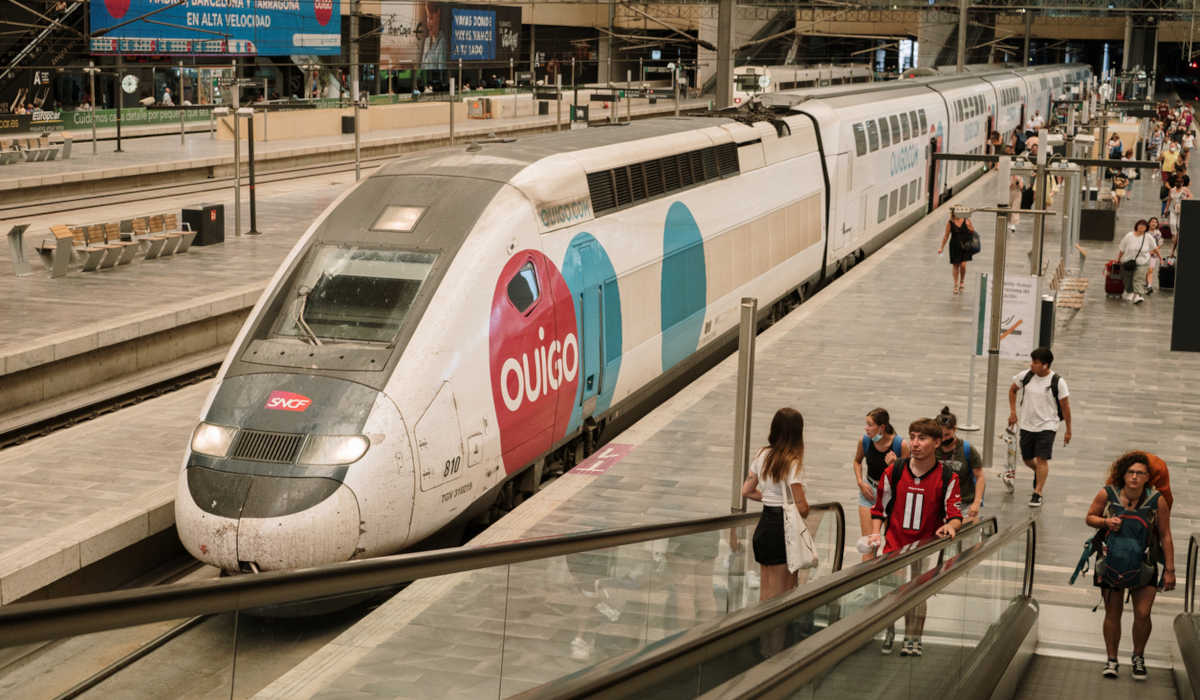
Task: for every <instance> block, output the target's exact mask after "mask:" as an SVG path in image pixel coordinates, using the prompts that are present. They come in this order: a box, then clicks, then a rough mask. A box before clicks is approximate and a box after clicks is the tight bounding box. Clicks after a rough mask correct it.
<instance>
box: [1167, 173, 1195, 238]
mask: <svg viewBox="0 0 1200 700" xmlns="http://www.w3.org/2000/svg"><path fill="white" fill-rule="evenodd" d="M1191 198H1192V191H1191V190H1189V189H1188V188H1187V187H1185V186H1184V184H1183V178H1182V177H1178V176H1177V177H1176V178H1175V182H1174V184H1173V185H1172V187H1171V191H1170V192H1168V193H1167V223H1168V224H1169V225H1170V226H1171V233H1173V234H1175V245H1177V246H1178V245H1179V212H1180V211H1182V209H1183V200H1185V199H1191Z"/></svg>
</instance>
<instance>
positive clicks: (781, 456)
mask: <svg viewBox="0 0 1200 700" xmlns="http://www.w3.org/2000/svg"><path fill="white" fill-rule="evenodd" d="M803 464H804V416H802V415H800V412H799V411H797V410H796V409H794V408H781V409H779V410H778V411H776V412H775V417H774V418H772V419H771V432H770V433H769V435H768V436H767V446H766V447H764V448H762V449H760V450H759V451H758V454H757V455H755V456H754V461H753V462H752V463H751V464H750V474H749V475H748V476H747V477H746V481H745V482H744V483H743V484H742V495H743V496H745V497H746V498H749V499H752V500H755V501H762V504H763V509H762V515H761V516H759V519H758V525H757V526H756V527H755V528H754V537H753V542H754V561H756V562H758V563H759V565H760V566H761V567H762V582H761V584H760V586H759V589H758V598H759V600H769V599H771V598H774V597H776V596H778V595H782V594H784V593H786V592H788V591H790V590H791V589H793V588H795V587H796V574H794V573H791V572H790V571H788V565H787V546H786V543H785V542H784V539H783V507H784V498H785V497H784V493H783V489H784V487H785V486H784V485H785V484H786V487H787V488H790V489H791V495H792V498H791V499H789V500H794V501H795V506H796V509H797V510H799V511H800V517H802V518H807V517H808V499H807V498H806V497H805V495H804V481H803V480H802V479H801V478H800V470H801V468H802V467H803Z"/></svg>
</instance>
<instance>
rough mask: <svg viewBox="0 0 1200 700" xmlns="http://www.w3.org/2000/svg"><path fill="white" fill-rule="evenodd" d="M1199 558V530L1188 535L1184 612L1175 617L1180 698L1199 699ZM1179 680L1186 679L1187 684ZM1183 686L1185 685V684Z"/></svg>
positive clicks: (1177, 676) (1177, 683) (1177, 675)
mask: <svg viewBox="0 0 1200 700" xmlns="http://www.w3.org/2000/svg"><path fill="white" fill-rule="evenodd" d="M1198 558H1200V533H1192V535H1191V537H1189V538H1188V553H1187V578H1186V579H1185V580H1184V582H1183V586H1184V588H1183V612H1181V613H1179V614H1178V615H1176V616H1175V621H1174V622H1173V624H1172V627H1174V628H1175V643H1176V644H1178V645H1179V658H1180V660H1182V661H1183V667H1184V669H1185V673H1184V674H1181V673H1180V671H1179V669H1178V668H1176V670H1175V677H1176V681H1177V682H1176V685H1177V686H1179V689H1180V692H1179V695H1180V697H1188V696H1189V694H1188V693H1187V692H1186V690H1187V689H1188V688H1190V690H1191V693H1190V696H1191V697H1193V698H1196V699H1197V700H1200V683H1198V682H1197V681H1200V620H1197V618H1196V569H1197V559H1198ZM1180 681H1187V682H1186V683H1183V682H1180ZM1185 686H1186V687H1185Z"/></svg>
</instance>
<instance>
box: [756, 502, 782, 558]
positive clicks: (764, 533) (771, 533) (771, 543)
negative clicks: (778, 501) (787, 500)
mask: <svg viewBox="0 0 1200 700" xmlns="http://www.w3.org/2000/svg"><path fill="white" fill-rule="evenodd" d="M753 541H754V561H756V562H758V563H759V564H762V565H763V566H779V565H780V564H787V545H786V544H785V543H784V541H783V508H781V507H780V506H763V509H762V515H761V516H760V517H759V519H758V525H757V526H756V527H755V528H754V537H753Z"/></svg>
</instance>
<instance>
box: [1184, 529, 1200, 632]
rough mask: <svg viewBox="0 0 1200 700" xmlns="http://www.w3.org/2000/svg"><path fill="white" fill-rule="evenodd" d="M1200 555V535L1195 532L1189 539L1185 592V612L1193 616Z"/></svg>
mask: <svg viewBox="0 0 1200 700" xmlns="http://www.w3.org/2000/svg"><path fill="white" fill-rule="evenodd" d="M1198 554H1200V533H1196V532H1193V533H1192V535H1191V536H1190V537H1188V552H1187V579H1186V580H1185V582H1184V585H1185V586H1186V588H1184V590H1183V611H1184V612H1185V613H1187V614H1189V615H1190V614H1192V613H1193V612H1195V610H1196V560H1197V555H1198Z"/></svg>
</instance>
